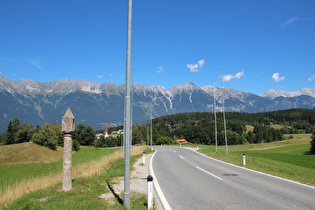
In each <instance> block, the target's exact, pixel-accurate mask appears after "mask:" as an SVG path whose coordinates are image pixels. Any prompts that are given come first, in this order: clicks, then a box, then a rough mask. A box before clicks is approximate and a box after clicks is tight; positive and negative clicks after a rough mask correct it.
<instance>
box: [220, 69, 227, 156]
mask: <svg viewBox="0 0 315 210" xmlns="http://www.w3.org/2000/svg"><path fill="white" fill-rule="evenodd" d="M220 80H221V88H222V76H221V69H220ZM222 95H223V92H222ZM222 98H223V123H224V136H225V151H226V155H227V154H228V148H227V138H226V123H225V112H224V97H223V96H222Z"/></svg>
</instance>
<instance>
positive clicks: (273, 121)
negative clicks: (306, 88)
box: [133, 109, 315, 145]
mask: <svg viewBox="0 0 315 210" xmlns="http://www.w3.org/2000/svg"><path fill="white" fill-rule="evenodd" d="M225 118H226V129H227V141H228V144H243V143H245V142H246V141H247V142H249V143H261V142H271V141H279V140H282V138H283V137H282V134H294V133H311V132H312V130H314V129H315V110H310V109H290V110H281V111H274V112H265V113H255V114H252V113H239V112H225ZM214 119H215V116H214V113H209V112H203V113H201V112H196V113H180V114H175V115H170V116H163V117H159V118H156V119H153V142H155V143H167V142H166V141H164V142H163V141H161V138H162V137H163V139H166V138H165V137H168V140H170V141H173V142H174V140H176V139H182V138H183V139H186V140H187V141H189V142H192V143H198V144H214V143H215V120H214ZM216 119H217V139H218V144H219V145H223V144H225V134H224V122H223V113H222V112H218V113H216ZM246 125H251V126H252V127H253V130H247V129H246V127H248V126H246ZM133 135H135V134H133ZM142 135H145V134H142ZM138 136H139V135H138ZM134 140H137V139H134Z"/></svg>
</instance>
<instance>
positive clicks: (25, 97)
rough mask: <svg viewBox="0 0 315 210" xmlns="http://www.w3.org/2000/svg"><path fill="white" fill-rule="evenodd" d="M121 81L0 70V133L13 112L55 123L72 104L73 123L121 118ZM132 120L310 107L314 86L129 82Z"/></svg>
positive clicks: (97, 123)
mask: <svg viewBox="0 0 315 210" xmlns="http://www.w3.org/2000/svg"><path fill="white" fill-rule="evenodd" d="M124 92H125V85H124V84H112V83H110V82H106V83H96V82H92V81H87V80H84V79H75V80H74V79H66V78H65V79H62V80H58V81H53V82H46V83H41V82H36V81H34V80H31V79H22V80H19V81H12V80H10V79H8V78H6V77H3V76H0V133H3V132H5V131H6V129H7V126H8V123H9V121H10V120H12V119H13V118H14V117H18V118H19V119H20V121H21V122H22V123H28V124H33V125H41V124H42V123H44V122H48V123H53V122H56V123H58V124H60V123H61V118H62V116H63V115H64V113H65V112H66V110H67V108H69V107H70V108H71V110H72V112H73V114H74V116H75V118H76V119H75V120H76V124H79V123H81V124H84V125H91V126H92V127H94V128H95V129H104V127H105V123H106V122H107V123H108V125H109V126H115V125H121V124H123V116H124ZM131 94H132V104H133V108H132V109H133V119H132V120H133V123H137V124H141V123H145V122H146V121H147V120H148V119H149V118H150V115H151V110H152V116H153V117H157V116H162V115H166V114H174V113H180V112H196V111H200V112H212V111H213V110H214V109H213V108H214V99H215V103H216V110H217V111H221V110H222V109H223V103H224V107H225V110H226V111H237V112H239V111H241V112H249V113H255V112H264V111H275V110H282V109H290V108H306V109H313V108H314V107H315V88H313V89H310V88H304V89H301V90H298V91H295V92H286V91H276V90H269V91H267V92H265V93H263V94H262V95H261V96H258V95H255V94H252V93H246V92H242V91H237V90H234V89H232V88H225V87H222V88H220V87H217V88H215V90H214V88H213V87H212V86H210V85H209V86H205V87H198V86H197V85H195V84H193V83H186V84H182V85H178V86H175V87H172V88H169V89H164V88H163V87H162V86H156V85H151V86H145V85H137V84H135V85H133V86H132V87H131Z"/></svg>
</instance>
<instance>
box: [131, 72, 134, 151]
mask: <svg viewBox="0 0 315 210" xmlns="http://www.w3.org/2000/svg"><path fill="white" fill-rule="evenodd" d="M134 71H135V70H134V69H132V77H131V78H132V80H131V81H132V82H131V119H130V139H131V140H130V142H131V145H132V125H133V122H132V120H133V105H134V101H133V92H134V87H133V77H134Z"/></svg>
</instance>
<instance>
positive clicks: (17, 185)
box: [0, 143, 147, 209]
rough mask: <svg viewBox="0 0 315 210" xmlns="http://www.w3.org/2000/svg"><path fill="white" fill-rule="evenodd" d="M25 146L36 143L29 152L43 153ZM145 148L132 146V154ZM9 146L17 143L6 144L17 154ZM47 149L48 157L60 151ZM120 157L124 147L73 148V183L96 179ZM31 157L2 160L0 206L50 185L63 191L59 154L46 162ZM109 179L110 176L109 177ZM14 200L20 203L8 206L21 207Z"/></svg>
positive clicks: (21, 154) (8, 152) (22, 155)
mask: <svg viewBox="0 0 315 210" xmlns="http://www.w3.org/2000/svg"><path fill="white" fill-rule="evenodd" d="M15 146H16V145H15ZM24 146H25V145H24ZM18 147H21V145H18ZM22 147H23V146H22ZM26 147H28V148H32V147H33V150H32V149H29V150H26V151H27V152H28V155H29V156H39V155H40V154H39V153H42V151H39V150H38V147H37V145H33V144H31V143H27V145H26ZM146 148H147V147H136V148H133V150H132V154H133V155H137V154H142V152H143V151H144V149H146ZM1 149H3V148H1ZM10 149H12V150H16V148H14V147H10V148H9V149H8V148H6V150H7V151H6V154H14V153H12V152H10V151H9V150H10ZM42 149H43V150H44V151H46V150H45V149H46V148H44V147H42ZM61 150H62V149H61ZM46 152H47V154H48V155H47V158H52V157H49V156H50V155H57V154H58V150H57V151H52V152H53V153H49V152H50V151H46ZM19 155H20V157H24V156H25V154H23V152H21V153H20V154H19ZM121 157H122V149H115V148H114V149H96V148H91V147H81V149H80V150H79V151H78V152H74V153H73V155H72V161H73V162H72V163H73V164H72V166H73V167H72V177H73V178H74V182H73V183H76V182H77V183H78V184H79V186H80V183H81V180H83V182H84V183H85V182H87V181H86V180H89V178H87V177H91V179H94V178H95V179H97V177H98V176H100V175H101V174H102V173H104V171H105V170H106V169H108V168H110V166H111V165H112V164H113V162H114V161H115V160H117V159H119V158H121ZM6 158H7V157H6ZM14 158H16V157H14ZM17 159H19V158H17ZM30 159H32V157H28V160H27V161H25V164H23V161H22V162H21V161H19V164H15V165H14V164H8V165H4V164H2V165H3V166H1V167H0V170H1V173H0V177H1V178H0V179H1V183H2V188H1V191H0V206H1V205H2V206H3V205H7V204H9V203H10V202H11V201H13V200H16V199H17V198H19V197H21V196H22V198H21V199H22V200H23V199H26V200H29V196H31V197H32V196H34V195H35V197H36V195H37V193H40V194H41V193H43V191H45V190H47V189H52V190H54V189H58V190H57V191H58V192H59V191H60V186H61V179H62V160H58V158H56V159H55V162H49V163H44V162H45V161H38V160H36V159H34V160H36V162H35V163H31V162H30V161H29V160H30ZM59 159H60V157H59ZM0 162H1V160H0ZM2 162H5V161H2ZM46 162H47V161H46ZM122 170H123V168H122ZM108 172H110V170H109V171H108ZM109 177H111V176H109ZM107 180H109V178H108V179H107ZM88 182H94V181H93V180H92V181H88ZM58 183H59V184H58ZM56 184H57V185H56ZM96 184H97V183H96ZM83 185H85V184H83ZM58 186H59V188H58ZM88 186H90V185H88ZM91 187H93V186H91ZM94 187H95V186H94ZM94 187H93V188H94ZM103 187H104V186H103ZM40 189H44V190H40ZM88 191H91V190H90V189H88ZM30 192H33V193H30ZM80 192H81V191H78V192H77V193H79V194H80ZM55 193H57V192H55ZM81 193H82V192H81ZM57 194H58V193H57ZM59 194H60V193H59ZM61 194H62V193H61ZM23 195H24V196H23ZM68 195H71V193H68ZM61 196H65V195H64V194H62V195H61ZM77 199H79V198H77ZM98 199H99V198H98ZM79 200H80V199H79ZM136 200H137V199H136ZM19 201H20V199H17V200H16V201H14V202H13V203H16V202H17V203H19ZM22 202H23V203H29V202H25V200H24V201H22ZM32 202H33V201H32ZM32 202H31V203H32ZM56 202H58V200H56ZM13 203H12V205H13V206H14V205H17V206H15V207H10V206H11V204H10V206H9V207H8V208H9V209H16V207H18V208H19V209H20V208H21V206H19V204H13ZM35 203H36V202H35ZM87 203H88V202H87ZM27 205H29V204H27ZM27 205H26V206H24V207H25V208H26V209H29V207H28V206H27ZM82 205H83V204H82ZM85 205H90V204H85ZM120 205H121V204H120ZM31 206H32V208H37V207H36V205H35V206H33V205H32V204H31ZM57 206H58V205H57ZM92 207H93V206H91V208H92ZM45 208H46V207H45ZM93 209H94V208H93Z"/></svg>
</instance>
